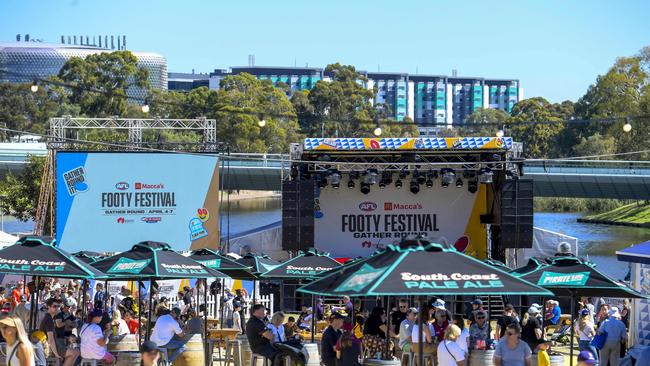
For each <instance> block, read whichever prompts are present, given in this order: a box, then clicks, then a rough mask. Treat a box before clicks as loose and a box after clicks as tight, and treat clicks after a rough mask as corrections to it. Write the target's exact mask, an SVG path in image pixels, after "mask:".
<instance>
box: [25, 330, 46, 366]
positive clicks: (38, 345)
mask: <svg viewBox="0 0 650 366" xmlns="http://www.w3.org/2000/svg"><path fill="white" fill-rule="evenodd" d="M29 340H30V341H31V342H32V345H33V346H34V365H35V366H46V365H47V357H46V356H45V344H46V343H47V336H46V335H45V333H43V332H41V331H40V330H35V331H33V332H32V334H31V335H30V336H29Z"/></svg>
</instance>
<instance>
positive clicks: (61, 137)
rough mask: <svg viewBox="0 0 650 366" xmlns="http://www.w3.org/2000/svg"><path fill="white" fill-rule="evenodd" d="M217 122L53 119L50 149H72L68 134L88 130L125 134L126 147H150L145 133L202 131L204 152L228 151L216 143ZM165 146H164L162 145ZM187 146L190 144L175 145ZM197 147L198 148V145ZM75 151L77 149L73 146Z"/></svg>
mask: <svg viewBox="0 0 650 366" xmlns="http://www.w3.org/2000/svg"><path fill="white" fill-rule="evenodd" d="M216 125H217V123H216V120H214V119H208V118H205V117H198V118H194V119H166V118H118V117H108V118H73V117H71V116H64V117H56V118H50V132H51V134H52V139H51V141H50V146H51V147H52V148H55V149H59V150H60V149H66V148H67V147H70V146H71V145H74V144H70V143H69V139H67V134H68V132H69V131H75V130H88V129H114V130H126V131H127V133H128V138H127V141H126V142H127V143H128V144H129V145H131V146H133V147H139V146H147V145H150V144H152V143H149V142H144V141H142V132H143V131H144V130H196V131H202V134H203V141H202V142H201V143H200V144H198V145H200V146H201V147H202V150H205V151H220V150H222V149H223V150H225V149H226V148H225V147H224V144H223V143H220V142H218V141H217V130H216ZM163 144H164V143H163ZM176 145H177V146H181V145H182V146H187V145H192V143H188V144H176ZM195 145H196V144H195ZM72 148H75V147H74V146H73V147H72Z"/></svg>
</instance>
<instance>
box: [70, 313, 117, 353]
mask: <svg viewBox="0 0 650 366" xmlns="http://www.w3.org/2000/svg"><path fill="white" fill-rule="evenodd" d="M88 319H89V320H90V321H89V322H88V323H86V324H84V325H83V326H82V327H81V329H80V331H79V336H80V338H81V358H84V359H87V360H102V361H104V362H105V363H108V364H111V363H113V362H114V361H115V357H113V355H111V354H110V353H109V352H108V351H107V349H106V345H108V336H109V334H110V332H111V330H110V329H106V330H105V331H103V332H102V329H101V328H100V327H99V322H100V321H101V320H102V311H101V310H99V309H93V310H92V311H91V312H90V314H89V315H88Z"/></svg>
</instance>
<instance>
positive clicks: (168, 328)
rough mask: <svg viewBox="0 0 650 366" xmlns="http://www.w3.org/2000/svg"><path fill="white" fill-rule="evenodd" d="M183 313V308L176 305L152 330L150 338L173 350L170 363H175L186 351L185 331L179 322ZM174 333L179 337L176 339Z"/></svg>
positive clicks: (159, 345) (159, 344)
mask: <svg viewBox="0 0 650 366" xmlns="http://www.w3.org/2000/svg"><path fill="white" fill-rule="evenodd" d="M180 315H181V309H179V308H177V307H175V308H173V309H172V310H171V312H170V313H169V314H165V315H162V316H160V317H159V318H158V320H156V325H155V326H154V327H153V330H152V331H151V338H150V340H151V341H153V342H154V343H155V344H156V345H157V346H158V347H162V348H166V349H167V350H173V351H172V354H171V355H170V356H169V363H173V362H174V360H175V359H176V357H178V356H179V355H180V354H181V353H183V351H185V341H183V340H182V339H183V338H184V337H185V333H184V332H183V330H182V329H181V326H180V325H179V324H178V317H179V316H180ZM174 335H176V336H177V337H178V339H174Z"/></svg>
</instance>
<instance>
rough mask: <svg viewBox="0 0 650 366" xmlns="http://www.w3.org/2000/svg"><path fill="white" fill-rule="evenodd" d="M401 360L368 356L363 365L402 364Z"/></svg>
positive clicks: (393, 365)
mask: <svg viewBox="0 0 650 366" xmlns="http://www.w3.org/2000/svg"><path fill="white" fill-rule="evenodd" d="M400 365H401V362H400V360H377V359H374V358H366V359H365V360H364V361H363V366H400Z"/></svg>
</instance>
